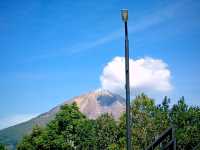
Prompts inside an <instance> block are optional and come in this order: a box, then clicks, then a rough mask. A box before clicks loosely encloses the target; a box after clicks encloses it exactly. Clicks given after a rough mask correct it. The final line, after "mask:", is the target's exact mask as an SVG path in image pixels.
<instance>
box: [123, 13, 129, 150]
mask: <svg viewBox="0 0 200 150" xmlns="http://www.w3.org/2000/svg"><path fill="white" fill-rule="evenodd" d="M121 15H122V20H123V22H124V25H125V75H126V85H125V86H126V148H127V150H131V116H130V81H129V42H128V25H127V22H128V9H122V10H121Z"/></svg>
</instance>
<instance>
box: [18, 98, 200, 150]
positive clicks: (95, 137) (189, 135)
mask: <svg viewBox="0 0 200 150" xmlns="http://www.w3.org/2000/svg"><path fill="white" fill-rule="evenodd" d="M169 104H170V99H169V98H168V97H165V98H164V99H163V102H162V103H161V104H160V105H156V104H155V102H154V100H153V99H151V98H149V97H148V96H146V95H145V94H141V95H139V96H137V97H136V98H135V99H134V100H133V101H132V104H131V113H132V115H131V116H132V117H131V118H132V120H131V121H132V146H133V148H134V149H135V150H141V149H145V148H146V147H147V146H148V145H149V144H150V143H152V142H153V141H154V140H155V139H156V138H157V137H158V136H159V135H160V134H161V133H162V132H163V131H164V130H165V129H166V128H168V127H169V126H173V127H174V128H175V136H176V140H177V149H178V150H188V149H192V148H193V147H195V146H196V145H197V144H198V143H200V107H199V106H188V105H187V104H186V103H185V99H184V97H181V98H180V100H179V101H178V103H177V104H174V105H172V106H171V107H170V105H169ZM125 139H126V138H125V113H124V114H122V116H121V117H120V119H119V120H115V119H114V118H113V116H112V115H111V114H103V115H101V116H100V117H98V118H97V119H96V120H92V119H88V118H87V117H86V116H85V115H84V114H82V113H81V112H80V111H79V108H78V107H77V105H76V103H73V104H71V105H67V104H66V105H63V106H62V107H61V109H60V111H59V113H58V114H57V115H56V117H55V119H54V120H53V121H51V122H49V123H48V125H47V126H46V127H44V128H42V127H39V126H35V127H34V128H33V129H32V132H31V134H29V135H26V136H24V138H23V139H22V141H21V142H20V143H19V144H18V146H17V149H18V150H38V149H40V150H102V149H105V150H106V149H107V150H118V149H119V150H122V149H125V144H126V141H125Z"/></svg>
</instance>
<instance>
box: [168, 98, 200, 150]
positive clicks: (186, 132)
mask: <svg viewBox="0 0 200 150" xmlns="http://www.w3.org/2000/svg"><path fill="white" fill-rule="evenodd" d="M170 115H171V120H172V123H173V125H174V127H175V129H176V139H177V148H178V149H183V150H188V149H192V148H193V147H195V146H196V145H197V144H198V143H200V108H199V107H198V106H196V107H194V106H191V107H189V106H188V105H187V104H186V103H185V99H184V97H181V98H180V100H179V101H178V104H175V105H173V107H172V109H171V113H170Z"/></svg>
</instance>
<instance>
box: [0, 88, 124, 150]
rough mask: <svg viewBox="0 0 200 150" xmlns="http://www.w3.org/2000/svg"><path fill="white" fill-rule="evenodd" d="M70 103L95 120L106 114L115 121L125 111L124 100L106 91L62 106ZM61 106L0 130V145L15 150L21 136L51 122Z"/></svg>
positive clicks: (79, 98)
mask: <svg viewBox="0 0 200 150" xmlns="http://www.w3.org/2000/svg"><path fill="white" fill-rule="evenodd" d="M72 102H76V103H77V105H78V106H79V108H80V111H81V112H82V113H84V114H85V115H86V116H87V117H88V118H91V119H95V118H97V117H98V116H99V115H101V114H102V113H106V112H108V113H112V115H113V116H114V118H116V119H117V118H119V117H120V115H121V113H122V112H123V111H124V110H125V100H124V99H123V98H122V97H121V96H119V95H117V94H113V93H111V92H109V91H106V90H98V91H95V92H90V93H87V94H84V95H81V96H77V97H74V98H72V99H70V100H67V101H65V102H64V103H63V104H70V103H72ZM63 104H61V105H63ZM61 105H59V106H56V107H54V108H53V109H51V110H50V111H48V112H46V113H43V114H41V115H39V116H38V117H35V118H33V119H31V120H29V121H27V122H24V123H20V124H18V125H15V126H12V127H9V128H6V129H3V130H1V131H0V143H3V144H6V145H9V148H10V149H15V147H16V144H17V142H18V141H19V140H20V139H21V138H22V136H23V135H25V134H27V133H29V132H30V131H31V129H32V127H33V126H34V125H41V126H45V125H46V124H47V123H48V122H49V121H51V120H52V119H53V118H54V117H55V115H56V113H57V112H58V111H59V109H60V106H61Z"/></svg>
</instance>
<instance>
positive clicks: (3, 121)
mask: <svg viewBox="0 0 200 150" xmlns="http://www.w3.org/2000/svg"><path fill="white" fill-rule="evenodd" d="M37 115H38V114H15V115H11V116H7V117H3V118H0V130H1V129H4V128H7V127H10V126H13V125H16V124H18V123H22V122H25V121H28V120H30V119H31V118H34V117H36V116H37Z"/></svg>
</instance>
